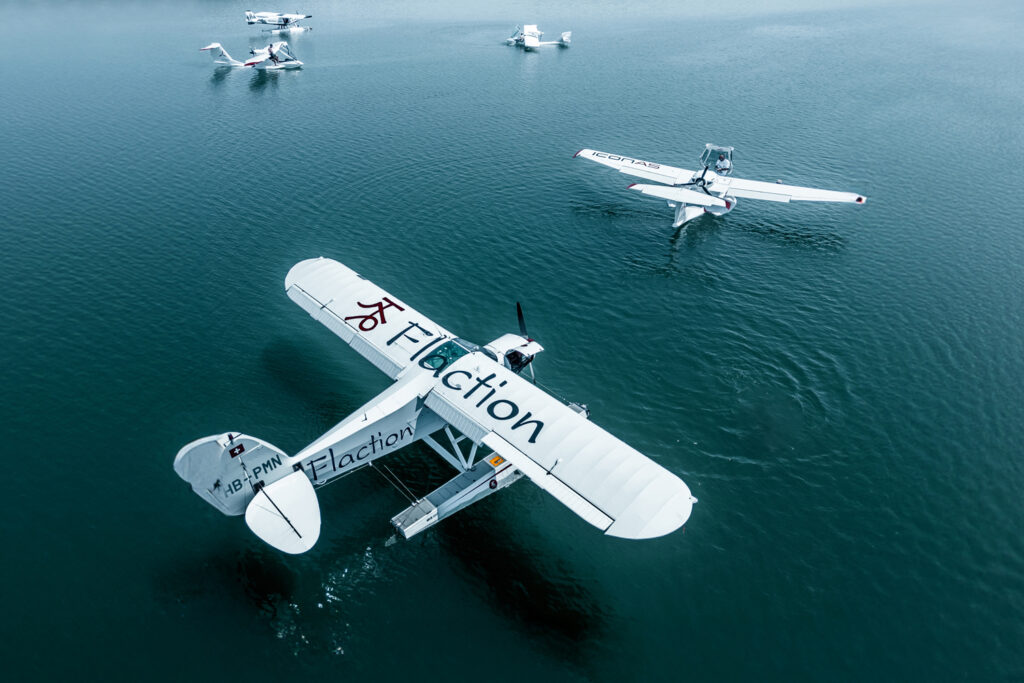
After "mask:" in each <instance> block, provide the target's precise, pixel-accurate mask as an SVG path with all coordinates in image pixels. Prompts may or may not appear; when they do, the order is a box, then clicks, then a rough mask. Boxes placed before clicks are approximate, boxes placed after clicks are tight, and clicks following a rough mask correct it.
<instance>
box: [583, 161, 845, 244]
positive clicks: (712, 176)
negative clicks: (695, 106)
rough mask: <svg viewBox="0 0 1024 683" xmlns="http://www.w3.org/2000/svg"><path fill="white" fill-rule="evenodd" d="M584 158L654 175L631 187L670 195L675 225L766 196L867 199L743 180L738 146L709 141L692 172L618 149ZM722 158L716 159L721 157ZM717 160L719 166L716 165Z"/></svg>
mask: <svg viewBox="0 0 1024 683" xmlns="http://www.w3.org/2000/svg"><path fill="white" fill-rule="evenodd" d="M575 157H581V158H583V159H589V160H591V161H596V162H597V163H599V164H603V165H605V166H611V167H612V168H614V169H616V170H617V171H619V172H620V173H625V174H627V175H632V176H636V177H637V178H643V179H644V180H653V181H655V182H657V183H663V184H661V185H646V184H642V183H633V184H632V185H630V186H629V188H628V189H630V190H636V191H637V192H640V193H642V194H646V195H649V196H652V197H659V198H661V199H664V200H667V201H668V205H669V207H671V208H673V209H675V212H676V213H675V220H674V221H673V222H672V227H673V228H678V227H679V226H681V225H682V224H683V223H686V222H687V221H691V220H693V219H694V218H697V217H698V216H703V215H704V214H706V213H709V214H711V215H713V216H721V215H724V214H726V213H728V212H730V211H732V210H733V209H734V208H736V199H737V198H738V197H743V198H746V199H763V200H766V201H770V202H796V201H803V202H842V203H847V204H863V203H864V201H865V198H864V196H863V195H859V194H855V193H853V192H834V191H832V190H818V189H815V188H813V187H800V186H797V185H783V184H781V183H778V182H775V183H766V182H764V181H760V180H744V179H743V178H733V177H732V169H733V166H732V161H733V148H732V147H720V146H718V145H712V144H711V143H708V144H706V145H704V151H703V152H702V153H701V156H700V165H701V170H699V171H688V170H686V169H684V168H675V167H674V166H666V165H665V164H656V163H653V162H650V161H643V160H642V159H634V158H633V157H625V156H621V155H619V154H609V153H607V152H599V151H597V150H595V149H581V150H580V151H578V152H576V154H574V155H573V158H575ZM716 157H717V159H716ZM712 164H714V167H715V170H711V165H712Z"/></svg>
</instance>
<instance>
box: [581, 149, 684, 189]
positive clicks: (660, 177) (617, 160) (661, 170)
mask: <svg viewBox="0 0 1024 683" xmlns="http://www.w3.org/2000/svg"><path fill="white" fill-rule="evenodd" d="M576 157H581V158H583V159H589V160H590V161H596V162H597V163H599V164H601V165H603V166H609V167H611V168H614V169H615V170H616V171H619V172H620V173H625V174H626V175H631V176H636V177H637V178H643V179H644V180H653V181H654V182H656V183H665V184H666V185H681V184H683V183H688V182H690V181H691V180H692V179H693V171H688V170H686V169H685V168H676V167H675V166H666V165H665V164H656V163H654V162H652V161H644V160H643V159H634V158H632V157H624V156H621V155H619V154H609V153H608V152H599V151H597V150H596V149H581V150H580V151H578V152H576V154H574V155H573V158H576Z"/></svg>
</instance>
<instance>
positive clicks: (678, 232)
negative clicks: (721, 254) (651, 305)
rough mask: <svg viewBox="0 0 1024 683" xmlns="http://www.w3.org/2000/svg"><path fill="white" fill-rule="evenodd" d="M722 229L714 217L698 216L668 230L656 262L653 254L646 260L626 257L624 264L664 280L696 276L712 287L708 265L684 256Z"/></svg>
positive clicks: (630, 256) (644, 258)
mask: <svg viewBox="0 0 1024 683" xmlns="http://www.w3.org/2000/svg"><path fill="white" fill-rule="evenodd" d="M721 229H722V222H721V220H719V219H717V218H715V217H713V216H700V217H698V218H696V219H694V220H692V221H690V222H689V223H684V224H683V225H681V226H679V227H678V228H671V230H672V233H671V235H670V236H669V238H668V240H667V242H666V247H667V248H666V249H665V250H664V251H660V252H659V258H658V260H657V261H655V260H654V258H653V256H654V255H653V254H652V255H651V258H648V257H647V255H646V254H642V253H641V254H631V255H629V256H628V257H627V258H626V263H628V264H629V266H630V267H631V268H636V269H637V270H641V271H644V272H646V273H650V274H652V275H657V276H660V277H666V278H670V277H673V276H675V275H679V274H680V273H683V272H687V273H691V274H693V273H697V274H699V275H701V277H702V279H706V280H707V282H708V284H714V282H715V278H714V277H711V274H710V272H709V271H707V264H706V263H704V262H703V261H702V262H700V263H694V262H693V260H692V259H687V256H688V255H690V254H692V253H693V251H694V250H695V249H696V248H697V247H699V246H700V245H701V244H703V243H704V242H707V241H708V240H709V239H711V238H712V237H713V236H715V235H717V234H718V232H719V231H720V230H721ZM695 269H696V270H695Z"/></svg>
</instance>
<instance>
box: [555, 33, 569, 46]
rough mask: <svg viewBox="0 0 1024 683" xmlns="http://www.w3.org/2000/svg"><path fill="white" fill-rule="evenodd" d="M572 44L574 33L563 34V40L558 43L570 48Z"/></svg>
mask: <svg viewBox="0 0 1024 683" xmlns="http://www.w3.org/2000/svg"><path fill="white" fill-rule="evenodd" d="M570 43H572V31H566V32H565V33H563V34H562V39H561V40H560V41H558V44H559V45H561V46H562V47H569V44H570Z"/></svg>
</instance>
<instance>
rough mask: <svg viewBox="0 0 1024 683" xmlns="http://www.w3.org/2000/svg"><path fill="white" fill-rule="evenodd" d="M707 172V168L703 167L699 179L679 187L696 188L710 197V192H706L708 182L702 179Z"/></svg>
mask: <svg viewBox="0 0 1024 683" xmlns="http://www.w3.org/2000/svg"><path fill="white" fill-rule="evenodd" d="M707 172H708V167H707V166H706V165H705V166H704V170H703V171H701V172H700V177H699V178H697V179H696V180H691V181H690V182H688V183H683V184H682V185H680V187H698V188H700V189H702V190H704V194H706V195H711V192H709V191H708V181H707V180H706V179H705V178H704V176H705V175H707Z"/></svg>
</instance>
